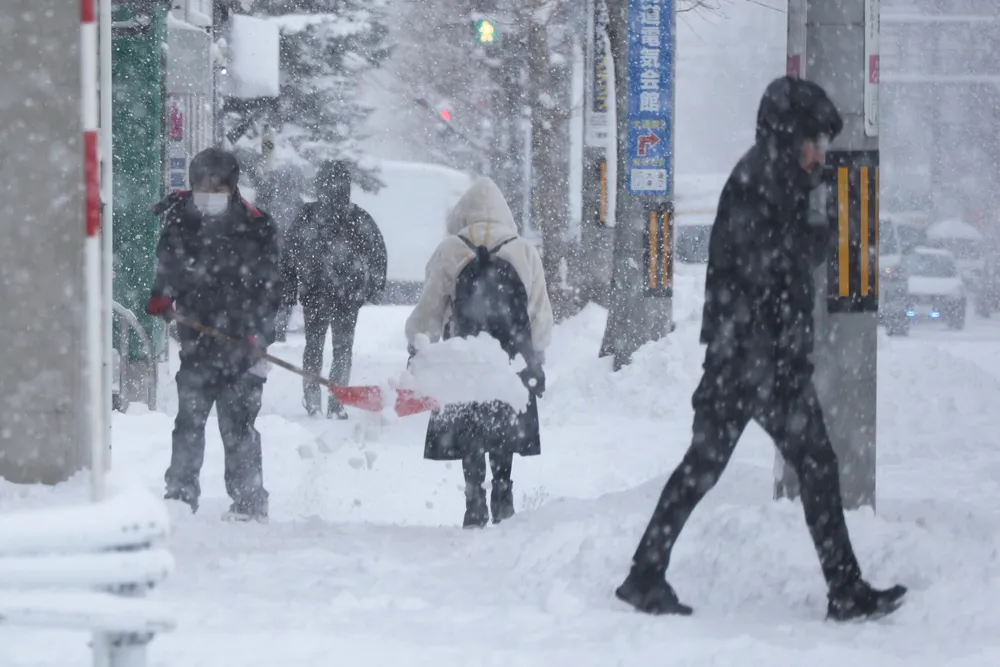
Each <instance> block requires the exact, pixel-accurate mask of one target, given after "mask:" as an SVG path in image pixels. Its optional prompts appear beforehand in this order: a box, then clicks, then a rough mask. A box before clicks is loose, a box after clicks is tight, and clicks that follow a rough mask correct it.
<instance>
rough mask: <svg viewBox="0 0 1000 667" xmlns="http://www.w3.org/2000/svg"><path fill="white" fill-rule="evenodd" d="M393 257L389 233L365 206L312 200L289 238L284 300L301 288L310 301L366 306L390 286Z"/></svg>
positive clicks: (323, 304) (292, 298) (284, 266)
mask: <svg viewBox="0 0 1000 667" xmlns="http://www.w3.org/2000/svg"><path fill="white" fill-rule="evenodd" d="M387 263H388V261H387V253H386V247H385V239H384V238H383V237H382V232H380V231H379V228H378V225H376V224H375V220H373V219H372V217H371V216H370V215H369V214H368V213H367V212H366V211H365V210H364V209H362V208H361V207H359V206H357V205H355V204H350V205H348V206H347V207H346V208H345V209H342V210H332V211H331V210H328V209H325V208H324V207H323V206H322V205H320V204H319V203H318V202H314V203H310V204H306V205H305V206H303V207H302V212H301V213H300V214H299V216H298V218H297V219H296V220H295V222H294V223H292V226H291V228H290V229H289V230H288V232H287V234H286V236H285V239H284V243H283V248H282V257H281V280H282V285H283V290H284V297H283V301H284V303H285V304H286V305H289V304H294V303H296V301H297V298H298V296H299V295H300V294H301V296H302V305H304V306H308V307H353V308H360V307H361V306H362V305H363V304H364V303H365V302H366V301H371V300H373V299H375V298H377V297H378V295H379V294H381V292H382V290H384V289H385V280H386V268H387Z"/></svg>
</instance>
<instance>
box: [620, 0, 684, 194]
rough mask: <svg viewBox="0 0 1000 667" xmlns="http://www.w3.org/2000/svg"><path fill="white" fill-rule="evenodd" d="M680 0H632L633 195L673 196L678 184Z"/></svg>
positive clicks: (630, 183) (629, 172)
mask: <svg viewBox="0 0 1000 667" xmlns="http://www.w3.org/2000/svg"><path fill="white" fill-rule="evenodd" d="M673 20H674V0H629V4H628V76H627V78H628V81H627V85H628V152H627V153H626V156H625V158H626V160H625V165H626V169H627V174H626V183H627V185H628V191H629V194H633V195H646V196H653V197H669V196H670V195H671V194H672V192H671V191H672V189H673V180H674V179H673V161H674V156H673V152H674V151H673V148H674V139H673V97H674V95H673V88H674V35H673Z"/></svg>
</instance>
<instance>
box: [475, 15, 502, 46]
mask: <svg viewBox="0 0 1000 667" xmlns="http://www.w3.org/2000/svg"><path fill="white" fill-rule="evenodd" d="M496 39H497V27H496V24H494V23H493V21H492V19H479V20H478V21H476V41H477V42H479V44H480V45H482V46H490V45H491V44H493V43H494V42H496Z"/></svg>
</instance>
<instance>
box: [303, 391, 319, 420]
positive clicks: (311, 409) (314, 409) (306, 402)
mask: <svg viewBox="0 0 1000 667" xmlns="http://www.w3.org/2000/svg"><path fill="white" fill-rule="evenodd" d="M312 399H313V397H312V396H306V397H305V398H303V399H302V407H304V408H305V409H306V414H308V415H309V416H310V417H315V416H316V413H318V412H319V409H320V407H321V405H320V401H319V397H316V399H315V400H312Z"/></svg>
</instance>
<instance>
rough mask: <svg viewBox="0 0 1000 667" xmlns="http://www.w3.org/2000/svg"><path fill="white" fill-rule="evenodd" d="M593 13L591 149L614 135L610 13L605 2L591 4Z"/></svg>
mask: <svg viewBox="0 0 1000 667" xmlns="http://www.w3.org/2000/svg"><path fill="white" fill-rule="evenodd" d="M588 8H589V10H590V12H591V15H590V20H589V21H588V29H589V31H590V34H589V35H588V40H589V41H588V48H587V58H588V59H587V76H588V77H589V81H588V85H587V87H586V90H587V107H586V117H585V121H586V133H585V134H586V137H585V142H586V144H587V145H588V146H592V147H596V148H604V147H605V146H607V144H608V138H609V136H610V130H611V123H612V115H611V100H612V97H611V90H610V80H611V77H610V76H609V72H608V68H609V67H610V66H611V52H610V49H609V48H608V37H607V25H608V11H607V7H606V6H605V4H604V2H603V0H593V1H592V2H591V3H589V7H588Z"/></svg>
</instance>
